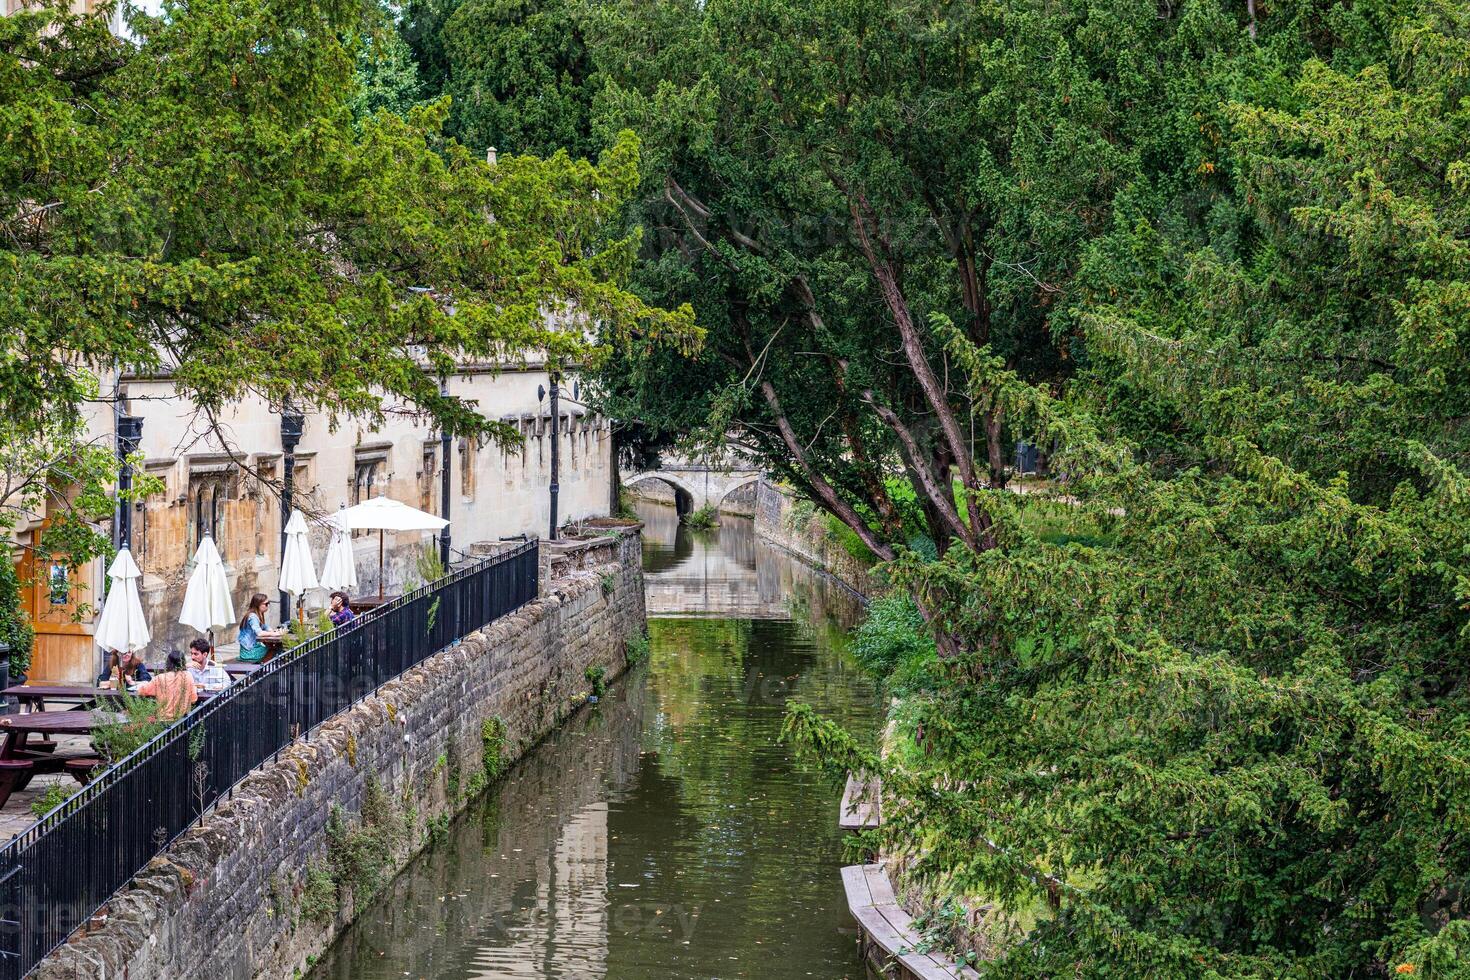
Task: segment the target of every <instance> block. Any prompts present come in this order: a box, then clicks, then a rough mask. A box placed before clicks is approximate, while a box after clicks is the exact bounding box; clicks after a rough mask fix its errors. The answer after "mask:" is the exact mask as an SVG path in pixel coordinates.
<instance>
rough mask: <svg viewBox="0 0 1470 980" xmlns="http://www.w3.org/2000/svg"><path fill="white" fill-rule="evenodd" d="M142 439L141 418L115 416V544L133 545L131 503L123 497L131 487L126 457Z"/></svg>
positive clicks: (131, 477)
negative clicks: (116, 462)
mask: <svg viewBox="0 0 1470 980" xmlns="http://www.w3.org/2000/svg"><path fill="white" fill-rule="evenodd" d="M142 441H143V420H142V419H141V418H139V417H138V416H136V415H119V416H118V417H117V458H118V469H117V546H118V547H119V548H131V547H132V546H133V505H132V504H131V503H130V502H129V501H127V500H126V499H124V498H125V497H126V496H127V492H128V491H129V490H131V489H132V488H133V464H132V463H129V462H128V457H129V456H131V455H132V454H133V453H135V452H137V451H138V444H139V443H140V442H142Z"/></svg>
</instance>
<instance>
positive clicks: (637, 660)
mask: <svg viewBox="0 0 1470 980" xmlns="http://www.w3.org/2000/svg"><path fill="white" fill-rule="evenodd" d="M650 646H651V644H650V642H649V639H648V634H647V633H645V632H643V631H642V630H636V631H634V632H633V634H632V635H631V636H629V637H628V642H627V643H626V644H624V647H623V651H624V655H625V656H626V657H627V658H628V666H629V667H636V666H638V665H639V664H641V663H643V662H644V661H645V660H647V659H648V651H649V647H650Z"/></svg>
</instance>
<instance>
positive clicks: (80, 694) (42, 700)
mask: <svg viewBox="0 0 1470 980" xmlns="http://www.w3.org/2000/svg"><path fill="white" fill-rule="evenodd" d="M198 693H199V700H200V701H204V700H206V699H208V698H211V697H213V696H214V695H215V693H216V692H215V691H205V690H200V691H199V692H198ZM0 694H3V695H5V696H6V697H12V698H15V699H16V700H17V701H19V702H21V703H22V704H27V703H29V704H31V705H33V706H34V707H33V708H32V710H33V711H41V710H45V707H46V701H47V700H48V699H51V698H55V699H57V700H63V701H71V700H76V701H102V700H112V701H118V700H121V697H120V696H119V695H118V693H117V691H115V690H113V689H112V688H110V687H88V686H87V685H84V684H78V685H75V686H73V685H68V684H20V685H18V686H16V687H7V688H6V689H5V690H3V691H0ZM143 696H144V695H139V697H143Z"/></svg>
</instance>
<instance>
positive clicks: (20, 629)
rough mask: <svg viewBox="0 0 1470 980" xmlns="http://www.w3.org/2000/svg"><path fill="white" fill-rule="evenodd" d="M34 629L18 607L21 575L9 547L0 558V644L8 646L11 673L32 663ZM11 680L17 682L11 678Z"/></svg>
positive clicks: (28, 666) (20, 671) (23, 670)
mask: <svg viewBox="0 0 1470 980" xmlns="http://www.w3.org/2000/svg"><path fill="white" fill-rule="evenodd" d="M34 640H35V631H34V630H32V629H31V623H30V620H28V619H27V618H26V614H25V612H24V610H23V609H22V608H21V582H20V576H18V575H17V574H16V572H15V563H14V561H13V560H12V556H11V553H10V550H9V549H8V548H7V549H5V555H4V557H0V643H7V644H9V645H10V676H11V678H15V677H16V676H18V675H20V674H24V673H25V672H26V671H27V670H29V669H30V666H31V645H32V643H33V641H34ZM11 683H16V682H15V681H14V680H12V681H11Z"/></svg>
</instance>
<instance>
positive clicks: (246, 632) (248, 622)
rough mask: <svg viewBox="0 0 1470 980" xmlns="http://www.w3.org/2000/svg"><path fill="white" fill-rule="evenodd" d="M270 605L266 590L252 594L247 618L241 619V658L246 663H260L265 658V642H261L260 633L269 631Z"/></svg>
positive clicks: (246, 608)
mask: <svg viewBox="0 0 1470 980" xmlns="http://www.w3.org/2000/svg"><path fill="white" fill-rule="evenodd" d="M270 607H271V601H270V600H269V599H267V598H266V596H265V593H264V592H257V593H255V595H253V596H251V597H250V605H248V606H246V607H245V618H244V619H242V620H240V659H241V660H243V661H245V662H246V663H249V664H258V663H260V662H261V661H262V660H264V659H265V644H264V643H262V642H260V635H261V634H262V633H266V632H268V631H267V630H266V628H265V617H266V613H267V612H268V611H269V610H270Z"/></svg>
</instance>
